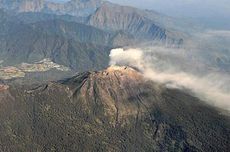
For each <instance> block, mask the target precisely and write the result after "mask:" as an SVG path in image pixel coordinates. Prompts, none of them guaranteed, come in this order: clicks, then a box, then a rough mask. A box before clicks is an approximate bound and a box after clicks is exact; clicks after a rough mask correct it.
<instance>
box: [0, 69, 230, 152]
mask: <svg viewBox="0 0 230 152" xmlns="http://www.w3.org/2000/svg"><path fill="white" fill-rule="evenodd" d="M0 101H1V102H0V104H1V106H0V107H1V108H0V120H1V122H2V123H1V124H0V128H1V129H0V143H1V144H0V149H2V150H3V151H6V152H7V151H226V152H227V151H228V149H229V148H230V147H229V145H230V144H229V141H230V130H229V128H230V123H229V122H230V121H229V117H228V116H224V115H221V114H220V113H219V112H218V111H217V110H215V109H214V108H212V107H210V106H208V105H206V104H204V103H203V102H202V101H200V100H199V99H197V98H195V97H192V96H191V95H189V94H188V93H185V92H182V91H179V90H174V89H167V88H165V87H164V86H162V85H160V84H156V83H153V82H150V81H148V80H145V79H144V78H143V77H142V75H141V73H139V72H137V71H136V70H134V69H132V68H129V67H110V68H108V69H106V70H104V71H100V72H85V73H81V74H78V75H76V76H75V77H73V78H70V79H67V80H63V81H60V82H58V83H48V84H45V85H38V86H25V85H24V86H20V87H19V86H17V87H15V86H11V85H10V86H9V87H7V88H6V89H4V90H3V91H1V92H0Z"/></svg>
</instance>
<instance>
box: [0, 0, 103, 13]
mask: <svg viewBox="0 0 230 152" xmlns="http://www.w3.org/2000/svg"><path fill="white" fill-rule="evenodd" d="M102 3H103V2H102V1H101V0H71V1H69V2H66V3H54V2H50V1H46V0H1V1H0V7H1V8H4V9H7V10H12V11H14V12H46V13H54V14H59V15H61V14H69V15H73V16H89V15H90V14H92V13H94V12H95V10H96V9H97V8H98V7H99V6H100V5H101V4H102Z"/></svg>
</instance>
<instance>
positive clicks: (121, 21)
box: [88, 3, 183, 43]
mask: <svg viewBox="0 0 230 152" xmlns="http://www.w3.org/2000/svg"><path fill="white" fill-rule="evenodd" d="M156 16H158V17H159V16H160V15H159V14H157V13H155V12H152V13H150V12H147V11H144V10H138V9H136V8H132V7H128V6H120V5H116V4H112V3H104V4H102V6H101V7H100V8H99V9H98V10H97V11H96V12H95V13H94V14H93V15H91V17H90V19H89V21H88V22H89V24H90V25H92V26H95V27H98V28H101V29H104V30H112V31H124V32H126V33H128V34H131V35H133V36H134V37H135V38H138V39H140V40H142V41H143V39H146V40H151V41H153V40H157V41H163V42H166V41H167V43H182V42H183V39H182V35H180V34H179V33H178V32H176V31H173V32H172V31H170V30H171V29H170V30H168V29H166V28H165V27H164V25H160V22H159V19H156ZM162 18H164V17H162ZM175 41H176V42H175Z"/></svg>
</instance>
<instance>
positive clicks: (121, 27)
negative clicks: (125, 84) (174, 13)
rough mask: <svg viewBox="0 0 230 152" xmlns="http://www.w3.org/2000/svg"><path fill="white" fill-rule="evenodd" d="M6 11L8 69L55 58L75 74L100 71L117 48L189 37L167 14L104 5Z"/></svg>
mask: <svg viewBox="0 0 230 152" xmlns="http://www.w3.org/2000/svg"><path fill="white" fill-rule="evenodd" d="M0 8H1V11H0V16H1V18H0V23H1V25H2V26H1V27H0V42H1V43H0V60H3V61H4V62H3V63H2V64H3V65H5V66H7V65H15V64H20V63H22V62H26V63H33V62H36V61H40V60H43V59H45V58H50V59H51V60H52V61H54V62H57V63H58V64H61V65H64V66H67V67H69V68H71V69H72V70H74V71H84V70H93V69H100V68H105V67H106V66H107V65H108V60H109V57H108V54H109V51H110V49H111V48H114V47H121V46H129V45H134V44H138V43H144V42H157V43H163V44H167V45H173V46H179V45H181V44H183V40H184V38H185V35H186V34H184V33H183V32H180V31H178V30H175V29H173V28H171V27H173V26H174V25H173V24H171V25H170V24H168V23H175V22H174V21H173V20H171V19H170V18H168V17H165V16H163V15H161V14H158V13H156V12H153V11H145V10H138V9H136V8H132V7H126V6H120V5H116V4H112V3H109V2H104V1H100V0H72V1H69V2H66V3H54V2H48V1H44V0H17V1H15V0H1V1H0ZM166 20H167V21H166ZM168 25H170V26H168ZM174 27H176V26H174Z"/></svg>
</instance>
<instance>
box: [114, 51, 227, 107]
mask: <svg viewBox="0 0 230 152" xmlns="http://www.w3.org/2000/svg"><path fill="white" fill-rule="evenodd" d="M159 49H160V52H161V54H160V55H159V54H158V53H159V51H157V50H159ZM169 50H170V49H169V48H163V47H155V48H154V47H152V48H148V49H127V50H124V49H122V48H119V49H113V50H111V53H110V65H127V66H131V67H135V68H137V69H139V70H140V71H141V72H142V73H143V75H144V76H145V77H146V78H148V79H151V80H152V81H155V82H159V83H163V84H165V85H166V86H167V87H173V88H179V89H182V88H187V89H190V90H191V91H192V92H193V93H195V95H196V96H197V97H199V98H201V99H203V100H205V101H207V103H209V104H212V105H214V106H217V107H219V108H222V109H226V110H229V111H230V89H229V88H228V87H229V86H230V85H229V84H230V83H229V82H230V79H229V78H228V76H229V75H228V74H226V75H225V74H223V73H217V72H215V73H211V72H206V73H205V74H198V73H195V72H194V71H195V70H192V69H193V63H194V62H191V65H189V64H188V65H186V66H187V69H186V68H185V70H182V69H183V68H182V67H183V65H182V64H183V63H184V62H181V61H178V65H179V66H176V63H175V65H173V64H170V63H171V61H177V58H176V59H175V58H174V57H178V56H179V54H178V53H176V52H175V50H170V51H171V53H169ZM183 51H185V50H181V51H179V52H180V53H183ZM164 52H165V53H166V54H167V55H168V56H170V57H171V58H173V59H172V60H171V58H170V57H168V58H166V57H165V54H164ZM174 53H175V54H174ZM174 55H175V56H174ZM182 61H183V60H182ZM186 63H187V61H186ZM188 63H189V61H188ZM194 66H195V65H194ZM199 66H200V64H199ZM202 67H203V66H202ZM186 70H187V71H186ZM189 70H191V71H192V72H188V71H189Z"/></svg>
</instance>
